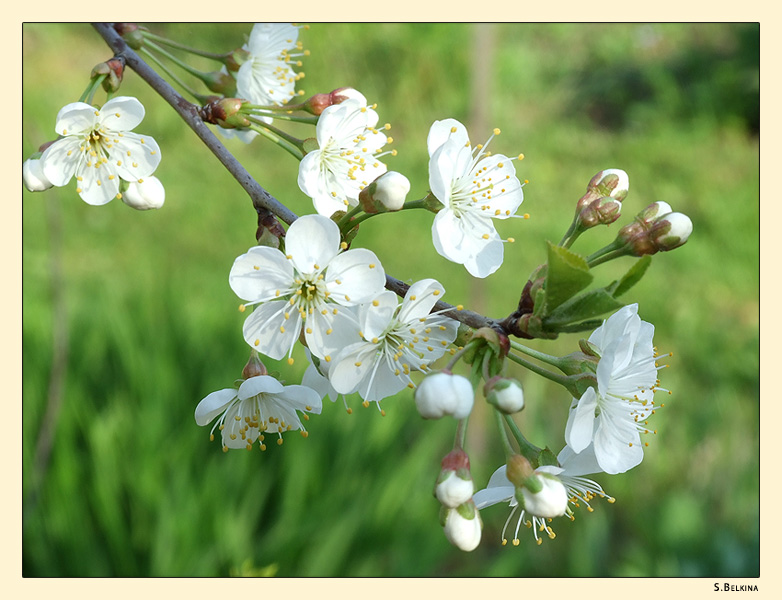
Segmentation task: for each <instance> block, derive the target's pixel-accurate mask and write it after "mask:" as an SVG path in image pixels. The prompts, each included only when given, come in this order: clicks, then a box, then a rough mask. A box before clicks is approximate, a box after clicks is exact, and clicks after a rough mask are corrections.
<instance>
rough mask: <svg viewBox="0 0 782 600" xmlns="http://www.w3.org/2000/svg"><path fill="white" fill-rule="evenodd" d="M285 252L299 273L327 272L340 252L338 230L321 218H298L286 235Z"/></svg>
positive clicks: (331, 222)
mask: <svg viewBox="0 0 782 600" xmlns="http://www.w3.org/2000/svg"><path fill="white" fill-rule="evenodd" d="M285 251H286V252H287V253H288V254H289V255H290V256H291V260H292V261H293V265H294V266H295V267H296V270H297V271H298V272H299V273H302V274H305V273H313V272H315V271H318V270H320V269H325V268H326V266H328V264H329V263H330V262H331V260H332V259H333V258H334V257H335V256H336V255H337V253H338V252H339V227H337V224H336V223H335V222H334V221H332V220H331V219H329V218H328V217H324V216H322V215H305V216H303V217H299V218H298V219H296V220H295V221H294V222H293V225H291V226H290V228H289V229H288V233H287V234H286V235H285Z"/></svg>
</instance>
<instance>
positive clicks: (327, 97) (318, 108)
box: [302, 94, 331, 116]
mask: <svg viewBox="0 0 782 600" xmlns="http://www.w3.org/2000/svg"><path fill="white" fill-rule="evenodd" d="M329 106H331V94H315V95H314V96H312V97H310V98H308V99H307V100H306V101H305V102H304V103H303V104H302V109H303V110H305V111H307V112H308V113H310V114H313V115H316V116H319V115H320V113H322V112H323V111H324V110H326V109H327V108H328V107H329Z"/></svg>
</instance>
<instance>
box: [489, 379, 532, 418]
mask: <svg viewBox="0 0 782 600" xmlns="http://www.w3.org/2000/svg"><path fill="white" fill-rule="evenodd" d="M483 393H484V395H485V396H486V401H487V402H488V403H489V404H492V405H493V406H496V407H497V408H498V409H499V410H500V411H501V412H503V413H505V414H506V415H511V414H513V413H517V412H519V411H520V410H521V409H522V408H524V391H523V390H522V389H521V384H520V383H519V382H518V381H516V380H515V379H509V378H507V377H500V376H497V377H493V378H492V379H490V380H489V381H488V382H487V383H486V385H485V386H484V388H483Z"/></svg>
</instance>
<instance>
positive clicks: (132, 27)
mask: <svg viewBox="0 0 782 600" xmlns="http://www.w3.org/2000/svg"><path fill="white" fill-rule="evenodd" d="M114 31H116V32H117V33H118V34H119V35H120V36H122V39H123V40H125V43H126V44H127V45H128V46H130V47H131V48H133V49H134V50H140V49H141V47H142V46H143V45H144V34H143V33H142V31H141V28H140V27H139V26H138V25H136V23H114Z"/></svg>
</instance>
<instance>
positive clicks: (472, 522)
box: [441, 500, 483, 552]
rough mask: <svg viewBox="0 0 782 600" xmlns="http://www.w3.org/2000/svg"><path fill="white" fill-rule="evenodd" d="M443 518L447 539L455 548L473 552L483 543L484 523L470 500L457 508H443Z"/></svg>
mask: <svg viewBox="0 0 782 600" xmlns="http://www.w3.org/2000/svg"><path fill="white" fill-rule="evenodd" d="M443 511H444V515H443V516H442V517H441V521H442V522H443V531H444V533H445V537H446V538H448V541H449V542H451V543H452V544H453V545H454V546H456V547H457V548H459V550H463V551H465V552H472V551H473V550H475V549H476V548H477V547H478V544H480V542H481V529H482V528H483V522H482V521H481V515H480V513H479V512H478V509H477V508H475V503H474V502H473V501H472V500H470V501H468V502H465V503H464V504H462V505H460V506H458V507H457V508H447V509H446V508H443Z"/></svg>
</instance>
